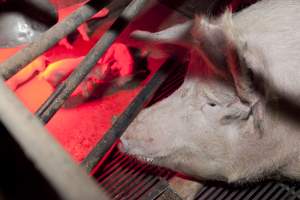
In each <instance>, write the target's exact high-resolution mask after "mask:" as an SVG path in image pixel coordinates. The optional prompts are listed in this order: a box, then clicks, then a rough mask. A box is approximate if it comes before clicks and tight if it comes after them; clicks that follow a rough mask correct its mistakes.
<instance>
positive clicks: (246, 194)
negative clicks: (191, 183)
mask: <svg viewBox="0 0 300 200" xmlns="http://www.w3.org/2000/svg"><path fill="white" fill-rule="evenodd" d="M204 199H205V200H291V199H293V200H299V199H300V185H299V184H298V183H277V182H267V183H260V184H258V185H257V184H253V185H251V186H249V185H248V186H243V187H241V186H240V187H237V186H231V185H226V184H224V185H205V186H204V187H203V188H202V189H201V191H200V192H199V193H198V195H197V197H196V200H204Z"/></svg>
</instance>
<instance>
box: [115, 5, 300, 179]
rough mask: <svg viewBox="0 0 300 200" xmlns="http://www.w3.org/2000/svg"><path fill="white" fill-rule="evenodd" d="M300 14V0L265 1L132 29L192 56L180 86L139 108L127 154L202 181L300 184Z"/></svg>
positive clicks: (126, 139) (136, 34)
mask: <svg viewBox="0 0 300 200" xmlns="http://www.w3.org/2000/svg"><path fill="white" fill-rule="evenodd" d="M299 10H300V1H299V0H262V1H259V2H257V3H255V4H253V5H251V6H250V7H248V8H246V9H244V10H241V11H240V12H238V13H235V14H232V13H231V12H230V11H226V12H225V13H224V14H223V15H222V16H220V17H217V18H214V19H211V18H207V17H205V16H196V17H195V19H194V20H192V21H188V22H186V23H183V24H177V25H175V26H173V27H170V28H168V29H166V30H162V31H160V32H156V33H150V32H146V31H136V32H134V33H133V36H134V37H135V38H138V39H142V40H145V41H148V42H152V43H153V42H156V43H172V44H177V45H180V46H184V47H186V48H188V49H190V50H191V57H190V64H189V68H188V73H187V75H186V77H185V80H184V83H183V84H182V86H181V87H180V88H179V89H178V90H176V91H175V92H174V93H173V94H172V95H171V96H169V97H168V98H166V99H164V100H162V101H160V102H158V103H156V104H154V105H153V106H151V107H149V108H146V109H144V110H143V111H141V113H140V114H139V115H138V116H137V118H136V119H135V120H134V121H133V122H132V124H131V125H130V126H129V127H128V128H127V130H126V131H125V133H124V135H123V136H122V137H121V142H122V143H121V144H120V145H119V147H120V149H121V151H124V152H126V153H128V154H130V155H133V156H135V157H137V158H138V159H140V160H142V161H145V162H149V163H152V164H155V165H159V166H164V167H167V168H170V169H172V170H175V171H178V172H181V173H183V174H186V175H188V176H191V177H193V178H195V179H197V180H207V179H208V180H220V181H225V182H246V181H255V180H260V179H261V178H263V177H282V176H284V177H288V178H292V179H297V180H300V123H299V116H300V115H299V114H300V112H299V110H300V109H299V106H300V35H299V33H300V12H299ZM273 175H276V176H273Z"/></svg>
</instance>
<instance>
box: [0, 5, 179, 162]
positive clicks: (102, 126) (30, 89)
mask: <svg viewBox="0 0 300 200" xmlns="http://www.w3.org/2000/svg"><path fill="white" fill-rule="evenodd" d="M166 18H168V20H167V21H169V20H172V21H174V19H175V21H177V20H179V21H180V20H182V19H183V17H182V16H180V15H179V14H175V15H174V12H172V11H171V10H170V9H169V8H167V7H165V6H163V5H156V6H153V7H150V9H149V10H148V11H147V12H145V13H143V14H141V15H140V16H139V17H138V18H137V19H136V20H135V21H134V22H132V23H131V24H130V25H129V27H128V28H127V29H126V30H125V31H124V32H123V33H122V34H121V36H120V37H119V38H118V40H117V41H118V42H123V43H125V44H129V45H134V46H140V45H141V43H138V42H135V41H132V40H131V39H129V38H128V35H129V33H130V32H131V31H132V30H135V29H145V30H152V31H154V30H156V29H158V28H159V27H160V25H161V23H162V22H164V24H165V22H166V20H165V19H166ZM173 23H174V22H173ZM107 27H108V25H107V26H103V27H101V28H99V29H98V31H97V35H98V36H99V35H101V34H103V32H104V31H105V29H106V28H107ZM98 36H95V37H93V38H92V39H91V41H90V42H85V41H82V40H78V41H76V42H75V45H74V49H73V50H67V49H64V48H62V47H56V48H55V49H53V50H52V51H51V52H52V53H53V54H57V55H59V56H60V58H59V59H61V58H62V57H64V56H70V55H71V54H72V56H80V55H84V54H85V53H86V52H87V51H88V49H89V48H90V46H91V45H92V44H93V43H94V42H95V41H96V39H97V37H98ZM11 52H13V50H11ZM11 52H10V54H12V53H11ZM63 52H64V53H63ZM0 59H1V58H0ZM1 60H3V58H2V59H1ZM162 62H163V61H162V60H155V59H150V60H149V66H151V67H150V68H151V71H152V72H154V71H155V70H156V69H157V68H158V67H159V66H160V64H161V63H162ZM143 84H144V83H143ZM141 85H142V84H141ZM140 88H141V86H139V87H138V88H135V89H132V90H121V91H118V92H116V93H113V94H111V95H107V96H105V97H103V98H101V99H97V100H94V101H90V102H85V103H83V104H81V105H80V106H78V107H76V108H72V109H61V110H59V112H58V113H57V114H56V115H55V116H54V117H53V118H52V120H51V121H50V122H49V123H48V124H47V125H46V127H47V129H48V130H49V132H50V133H52V134H53V136H54V137H55V138H56V139H57V140H58V141H59V142H60V143H61V144H62V145H63V146H64V148H65V149H66V150H67V151H68V152H69V153H70V154H71V156H72V157H73V158H74V159H75V160H76V161H79V162H80V161H81V160H82V159H83V158H84V157H85V156H86V155H87V153H88V152H89V151H90V150H91V149H92V148H93V146H94V145H95V144H96V143H97V142H98V141H99V140H100V139H101V138H102V136H103V134H104V133H105V132H106V131H107V130H108V129H109V128H110V126H111V124H112V118H113V116H116V115H119V114H120V113H121V112H122V111H123V110H124V109H125V108H126V106H127V105H128V103H129V102H130V101H131V100H132V99H133V98H134V96H135V95H136V94H137V93H138V91H139V90H140ZM51 92H52V88H51V86H50V85H49V84H48V83H47V82H46V81H43V80H39V79H37V78H33V79H32V80H30V81H28V82H27V83H26V84H24V85H22V86H21V87H19V88H18V89H17V90H16V95H17V96H18V97H19V98H20V99H21V100H22V101H23V103H24V104H25V106H26V107H27V108H28V109H29V110H30V111H31V112H35V111H36V110H37V109H38V108H39V106H40V105H41V104H42V103H43V102H44V101H45V100H46V99H47V97H48V96H49V95H50V94H51Z"/></svg>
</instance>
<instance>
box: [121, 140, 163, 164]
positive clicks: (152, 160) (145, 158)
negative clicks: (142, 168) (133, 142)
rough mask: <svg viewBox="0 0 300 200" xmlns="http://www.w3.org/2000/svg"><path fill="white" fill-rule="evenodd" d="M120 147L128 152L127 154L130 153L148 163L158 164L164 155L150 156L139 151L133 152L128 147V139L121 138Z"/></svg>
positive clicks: (124, 151)
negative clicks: (138, 152)
mask: <svg viewBox="0 0 300 200" xmlns="http://www.w3.org/2000/svg"><path fill="white" fill-rule="evenodd" d="M118 149H119V150H120V151H121V152H122V153H126V154H127V155H130V156H132V157H134V158H136V159H138V160H140V161H142V162H145V163H148V164H153V165H157V164H158V163H159V160H161V159H162V158H163V157H150V156H145V155H141V154H137V153H131V152H130V151H129V148H128V142H127V141H126V140H120V141H119V143H118Z"/></svg>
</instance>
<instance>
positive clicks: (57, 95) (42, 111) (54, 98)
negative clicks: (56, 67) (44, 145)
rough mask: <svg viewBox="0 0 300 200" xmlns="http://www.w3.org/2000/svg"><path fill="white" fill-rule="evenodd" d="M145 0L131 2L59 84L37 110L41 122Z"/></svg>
mask: <svg viewBox="0 0 300 200" xmlns="http://www.w3.org/2000/svg"><path fill="white" fill-rule="evenodd" d="M146 2H147V0H133V1H132V2H131V3H130V4H129V5H128V6H127V7H126V8H125V9H124V11H123V12H122V14H121V15H120V16H119V17H118V18H117V19H116V21H115V22H114V23H113V25H112V26H111V28H110V29H109V30H108V31H107V32H106V33H105V34H104V35H103V37H102V38H101V39H100V40H99V41H98V42H97V43H96V44H95V46H94V47H93V48H92V49H91V50H90V51H89V53H88V54H87V56H86V57H85V58H84V59H83V61H82V62H81V63H80V64H79V65H78V66H77V67H76V69H75V70H74V71H73V73H72V74H71V75H70V76H69V77H68V78H67V79H66V80H65V81H64V82H63V83H61V84H60V85H59V86H58V87H57V89H56V90H55V91H54V93H53V94H52V95H51V96H50V97H49V99H47V101H46V102H45V103H44V104H43V105H42V106H41V107H40V108H39V110H38V111H37V112H36V115H37V116H38V117H39V118H40V119H41V121H42V122H44V123H47V122H48V121H49V120H50V119H51V118H52V116H53V115H54V114H55V113H56V112H57V111H58V109H59V108H60V107H61V106H62V104H63V103H64V102H65V101H66V99H67V98H68V97H69V96H70V95H71V94H72V92H73V91H74V90H75V89H76V87H77V86H78V85H79V84H80V83H81V82H82V81H83V79H84V78H85V77H86V76H87V75H88V73H89V72H90V71H91V70H92V68H93V67H94V66H95V65H96V63H97V61H98V60H99V58H100V57H101V56H102V55H103V54H104V53H105V51H106V50H107V49H108V48H109V47H110V45H111V44H112V43H113V42H114V41H115V39H116V38H117V36H118V35H119V34H120V33H121V32H122V30H124V28H125V27H126V26H127V24H128V23H129V22H130V21H131V20H132V19H133V18H134V17H135V16H136V15H137V14H138V13H139V11H140V10H141V9H142V8H143V7H144V5H145V3H146Z"/></svg>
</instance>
